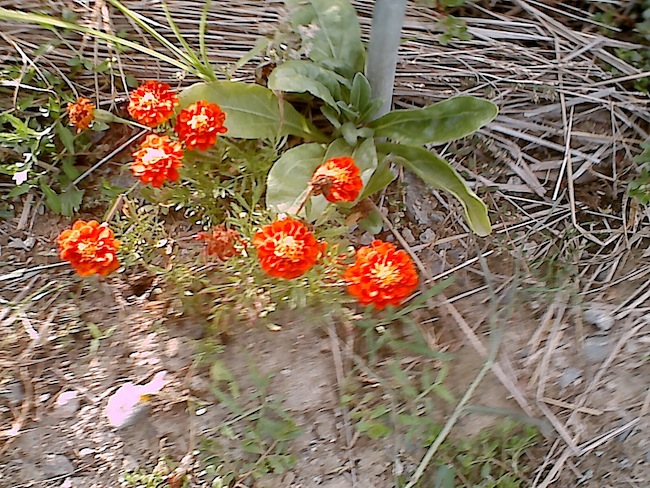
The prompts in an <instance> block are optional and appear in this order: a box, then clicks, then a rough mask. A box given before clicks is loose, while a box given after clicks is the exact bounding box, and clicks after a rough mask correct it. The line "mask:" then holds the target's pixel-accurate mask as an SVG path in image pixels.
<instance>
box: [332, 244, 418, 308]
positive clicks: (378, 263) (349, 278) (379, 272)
mask: <svg viewBox="0 0 650 488" xmlns="http://www.w3.org/2000/svg"><path fill="white" fill-rule="evenodd" d="M343 279H344V280H345V281H346V282H347V285H348V292H349V293H350V295H352V296H354V297H356V298H357V299H358V300H359V302H361V303H362V304H363V305H370V304H372V305H374V306H375V308H377V309H382V308H384V307H385V306H386V305H393V306H397V305H399V304H400V303H402V301H403V300H404V299H405V298H406V297H408V296H409V295H410V294H411V293H412V292H413V290H415V288H416V287H417V285H418V275H417V272H416V271H415V266H414V265H413V261H412V260H411V258H410V256H409V255H408V254H407V253H406V252H405V251H403V250H399V251H398V250H396V249H395V246H394V245H393V244H391V243H389V242H383V241H379V240H376V241H373V242H372V244H371V245H370V246H364V247H362V248H361V249H359V250H358V251H357V255H356V261H355V263H354V264H353V265H351V266H349V267H348V269H346V270H345V273H344V274H343Z"/></svg>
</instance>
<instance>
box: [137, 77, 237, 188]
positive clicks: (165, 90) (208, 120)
mask: <svg viewBox="0 0 650 488" xmlns="http://www.w3.org/2000/svg"><path fill="white" fill-rule="evenodd" d="M178 104H179V101H178V96H177V95H176V93H175V92H174V91H172V90H171V88H170V86H169V85H167V84H166V83H160V82H158V81H152V80H149V81H146V82H144V83H143V84H141V85H140V86H139V87H138V88H136V89H135V90H133V92H132V93H131V97H130V101H129V106H128V111H129V114H130V115H131V117H133V118H134V119H135V120H136V121H137V122H139V123H141V124H144V125H146V126H148V127H152V128H154V127H157V126H159V125H161V124H163V123H164V122H167V121H169V120H171V119H172V118H173V116H174V111H175V109H176V107H177V105H178ZM225 120H226V114H225V113H223V111H222V110H221V107H219V105H217V104H216V103H209V102H207V101H205V100H199V101H198V102H196V103H193V104H192V105H190V106H189V107H187V108H185V109H183V110H181V111H180V112H179V114H178V115H177V116H176V122H175V124H174V132H175V133H176V137H178V140H177V141H174V140H172V139H171V138H170V137H169V136H167V135H164V136H157V135H151V134H150V135H148V136H147V138H146V139H145V141H144V142H143V143H142V144H141V146H140V148H139V149H138V150H137V151H136V152H134V153H133V159H134V161H133V164H132V165H131V170H132V171H133V174H134V176H135V177H137V178H139V179H140V181H141V182H142V183H144V184H151V185H152V186H153V187H156V188H159V187H161V186H162V185H163V183H164V182H165V181H171V182H173V181H176V180H177V179H178V168H180V167H181V166H182V164H183V163H182V160H183V155H184V153H183V151H184V150H192V149H200V150H202V151H205V150H207V149H209V148H210V147H211V146H213V145H214V143H215V142H216V141H217V135H218V134H225V133H226V132H227V129H226V128H225V127H224V125H223V124H224V122H225Z"/></svg>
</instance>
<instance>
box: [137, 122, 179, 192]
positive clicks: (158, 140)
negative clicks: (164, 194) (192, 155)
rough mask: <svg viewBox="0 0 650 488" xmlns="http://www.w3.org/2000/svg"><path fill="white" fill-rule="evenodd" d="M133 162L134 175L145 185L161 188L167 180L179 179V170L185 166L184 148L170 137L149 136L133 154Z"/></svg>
mask: <svg viewBox="0 0 650 488" xmlns="http://www.w3.org/2000/svg"><path fill="white" fill-rule="evenodd" d="M133 160H134V161H133V163H131V171H133V175H134V176H135V177H136V178H140V181H141V182H142V183H144V184H147V183H150V184H151V186H153V187H155V188H160V187H161V186H162V185H163V183H164V182H165V180H169V181H176V180H177V179H178V168H180V167H181V166H183V147H182V145H181V143H180V142H178V141H172V140H171V139H170V138H169V137H168V136H157V135H155V134H149V135H148V136H147V138H146V139H145V140H144V142H143V143H142V145H141V146H140V149H139V150H137V151H136V152H134V153H133Z"/></svg>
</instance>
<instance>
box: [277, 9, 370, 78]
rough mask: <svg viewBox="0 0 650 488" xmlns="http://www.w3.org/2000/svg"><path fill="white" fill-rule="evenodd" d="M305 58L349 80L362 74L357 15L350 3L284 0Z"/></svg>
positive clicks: (362, 54)
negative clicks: (289, 9) (304, 50)
mask: <svg viewBox="0 0 650 488" xmlns="http://www.w3.org/2000/svg"><path fill="white" fill-rule="evenodd" d="M285 3H286V4H287V6H288V7H289V8H291V24H292V26H293V28H294V30H295V31H296V32H299V33H300V36H301V38H302V45H303V47H305V48H306V51H307V57H308V58H309V59H311V60H312V61H314V62H315V63H318V64H320V65H321V66H324V67H325V68H329V69H333V70H334V71H336V72H337V73H339V74H341V75H343V76H345V77H346V78H348V79H350V80H351V79H352V77H353V76H354V74H355V73H357V72H359V71H363V64H364V49H363V44H362V43H361V28H360V27H359V20H358V18H357V12H356V10H355V9H354V7H353V6H352V5H351V4H350V2H349V0H308V1H304V0H285Z"/></svg>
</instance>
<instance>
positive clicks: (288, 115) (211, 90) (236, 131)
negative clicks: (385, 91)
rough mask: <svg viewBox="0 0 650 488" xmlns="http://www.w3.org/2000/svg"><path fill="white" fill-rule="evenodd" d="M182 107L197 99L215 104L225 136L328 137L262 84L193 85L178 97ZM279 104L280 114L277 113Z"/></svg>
mask: <svg viewBox="0 0 650 488" xmlns="http://www.w3.org/2000/svg"><path fill="white" fill-rule="evenodd" d="M178 98H179V100H180V104H181V108H186V107H188V106H189V105H191V104H192V103H194V102H197V101H199V100H206V101H208V102H212V103H216V104H218V105H219V106H220V107H221V109H222V110H223V111H224V112H225V113H226V122H225V126H226V128H227V129H228V132H227V133H226V135H227V136H228V137H234V138H240V139H270V140H274V139H275V138H276V137H278V136H284V135H288V134H292V135H296V136H300V137H304V138H305V139H310V140H314V141H320V142H325V141H327V140H328V138H327V137H326V136H325V135H324V134H322V133H321V132H319V131H318V129H316V128H315V127H314V126H313V125H312V124H311V123H310V122H309V121H308V120H307V119H305V118H304V117H303V116H302V115H300V114H299V113H298V112H297V111H296V109H295V108H293V106H291V105H290V104H289V103H287V102H284V101H283V102H280V101H279V100H278V98H277V97H276V96H275V95H274V94H273V92H272V91H271V90H269V89H268V88H266V87H263V86H261V85H252V84H246V83H238V82H233V81H213V82H210V83H196V84H194V85H192V86H190V87H188V88H186V89H185V90H183V91H182V92H181V93H180V94H179V97H178ZM280 103H282V111H281V110H280Z"/></svg>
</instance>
